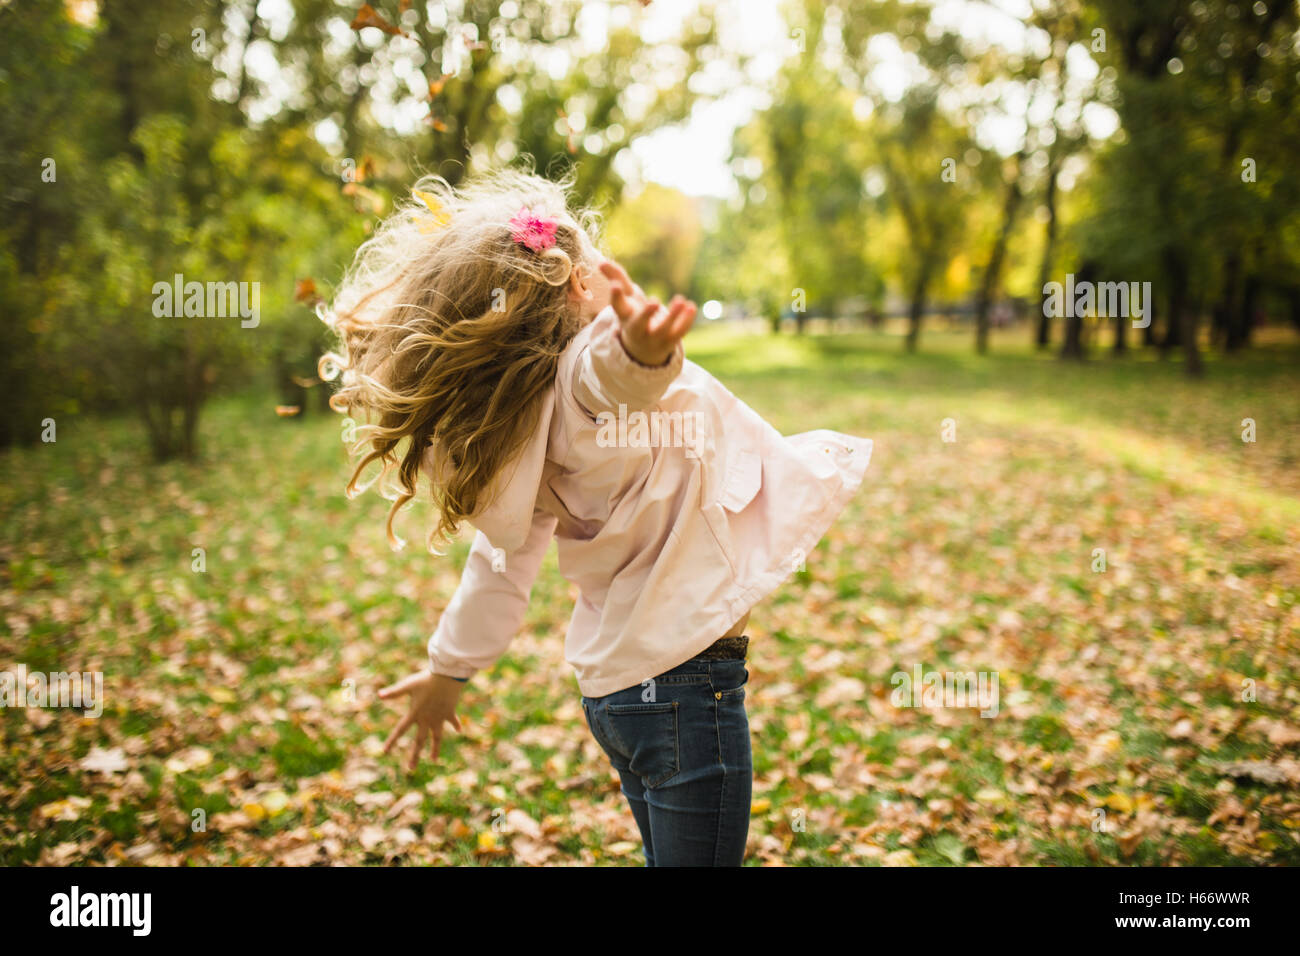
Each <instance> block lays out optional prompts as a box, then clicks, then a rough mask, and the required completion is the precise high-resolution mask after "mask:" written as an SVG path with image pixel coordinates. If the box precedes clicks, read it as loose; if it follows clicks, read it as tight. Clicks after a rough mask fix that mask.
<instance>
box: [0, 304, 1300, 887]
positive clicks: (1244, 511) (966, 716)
mask: <svg viewBox="0 0 1300 956" xmlns="http://www.w3.org/2000/svg"><path fill="white" fill-rule="evenodd" d="M688 355H689V357H690V358H691V359H692V360H694V361H697V362H699V363H700V364H702V365H703V366H705V367H706V368H708V369H709V370H710V371H711V372H713V373H714V374H715V375H717V376H718V377H719V378H720V379H721V380H722V381H723V382H724V383H725V384H726V385H727V386H728V388H730V389H731V390H732V391H733V392H735V393H736V394H737V395H738V396H739V397H741V398H742V399H743V400H745V401H747V402H748V403H750V404H751V405H753V406H754V407H755V408H756V409H757V410H758V411H760V412H761V413H762V414H763V415H764V416H765V417H767V418H768V420H769V421H771V422H772V423H773V424H774V425H776V426H777V427H778V429H780V430H781V431H783V432H785V433H792V432H797V431H804V430H810V429H813V428H833V429H837V430H840V431H845V432H850V433H853V434H857V435H862V436H865V437H870V438H872V439H874V441H875V452H874V455H873V461H872V464H871V468H870V470H869V472H868V477H867V481H866V484H865V485H864V487H863V489H862V490H861V492H860V493H859V495H858V496H857V498H856V499H855V500H854V501H853V502H852V503H851V505H850V506H849V507H848V508H847V509H846V511H845V512H844V514H843V515H842V516H841V518H840V520H839V521H838V523H837V524H836V525H835V526H834V527H833V528H832V530H831V531H830V533H829V534H828V535H827V536H826V537H825V538H824V539H823V541H822V542H821V544H820V545H819V547H818V549H817V550H816V552H815V553H814V554H813V555H810V556H809V558H808V561H807V568H806V571H803V572H800V573H798V574H796V575H794V576H792V577H791V578H790V579H789V580H788V581H787V582H786V583H785V584H784V585H783V586H782V588H781V589H780V590H779V591H777V592H776V593H775V594H774V595H772V596H771V597H770V598H769V599H768V600H767V601H765V602H764V603H763V604H761V605H760V606H759V607H758V608H757V609H756V610H755V612H754V614H753V617H752V618H751V624H750V632H749V633H750V634H751V636H752V639H753V643H752V645H751V650H752V653H751V661H750V668H749V669H750V673H751V680H750V685H749V687H750V689H749V694H748V698H747V703H748V707H749V713H750V720H751V729H752V732H753V742H754V766H755V789H754V805H753V817H752V825H751V831H750V853H749V861H750V862H751V863H754V864H757V863H784V864H794V865H818V864H843V863H850V864H865V865H877V864H889V865H894V864H921V865H970V864H975V863H982V864H992V865H1001V864H1008V863H1021V864H1044V865H1078V864H1137V863H1153V864H1184V865H1186V864H1211V865H1220V864H1222V865H1239V864H1255V865H1258V864H1294V863H1296V862H1297V861H1300V842H1298V838H1300V801H1298V800H1297V797H1296V783H1297V782H1298V781H1297V778H1296V773H1297V763H1296V747H1297V745H1298V744H1300V729H1297V728H1298V727H1300V718H1298V715H1300V710H1298V709H1297V708H1298V705H1300V699H1298V697H1297V690H1296V687H1297V682H1296V678H1297V669H1298V668H1300V665H1298V663H1297V662H1298V661H1300V654H1297V650H1298V648H1297V643H1298V641H1297V637H1298V635H1300V610H1297V607H1298V605H1300V548H1298V547H1297V545H1298V544H1300V521H1298V520H1297V518H1300V469H1298V468H1297V467H1296V465H1297V455H1300V446H1298V445H1297V437H1298V436H1300V388H1297V385H1298V384H1300V374H1298V372H1297V369H1300V348H1298V347H1297V346H1296V345H1295V344H1294V343H1288V342H1286V341H1278V342H1275V343H1272V344H1270V345H1268V346H1266V347H1263V348H1260V349H1257V350H1254V351H1252V352H1250V353H1247V354H1243V355H1240V356H1232V357H1227V358H1220V357H1217V356H1211V357H1210V361H1209V362H1208V377H1207V379H1206V380H1205V381H1202V382H1189V381H1187V380H1186V379H1184V378H1183V376H1182V372H1181V367H1180V366H1179V364H1178V363H1177V362H1169V363H1165V362H1161V361H1159V360H1157V359H1155V358H1153V357H1150V356H1147V355H1142V354H1134V355H1131V356H1128V357H1125V358H1122V359H1118V360H1116V359H1112V358H1110V357H1105V358H1100V359H1098V360H1095V361H1091V362H1088V363H1084V364H1067V363H1061V362H1059V361H1057V360H1055V359H1052V358H1048V357H1043V356H1040V355H1036V354H1034V353H1033V352H1032V351H1031V350H1029V349H1028V348H1026V347H1023V346H1020V345H1018V344H1017V343H1015V342H1013V341H1011V340H1010V337H1008V336H1003V337H1002V338H999V339H996V340H995V343H994V349H993V354H992V355H990V356H987V357H977V356H975V355H973V354H971V353H970V347H969V340H968V336H966V335H961V336H960V337H959V336H957V335H948V334H944V333H942V332H935V333H930V334H928V335H927V336H926V338H925V339H924V340H923V351H922V352H921V353H920V354H918V355H915V356H910V357H904V356H903V355H902V354H901V353H900V351H899V348H898V341H897V339H896V338H895V337H893V336H888V335H883V334H873V333H852V334H841V335H834V336H807V337H804V338H796V337H794V336H790V335H785V336H781V337H772V336H768V335H751V334H748V333H744V332H739V331H736V330H734V329H729V328H722V327H715V326H709V327H702V328H699V329H697V330H696V331H694V332H692V333H691V336H690V338H689V339H688ZM273 405H274V401H273V400H272V399H270V398H268V397H266V396H264V395H261V394H245V395H239V396H231V397H227V398H224V399H221V400H219V401H216V402H214V403H213V404H212V405H211V407H210V408H209V409H208V410H207V411H206V412H205V417H204V422H203V446H204V457H203V460H202V461H201V462H199V463H196V464H185V463H171V464H167V465H163V466H153V465H150V464H149V463H148V462H147V460H146V459H145V450H144V447H143V443H142V441H141V435H140V432H139V429H138V427H137V426H136V424H135V423H134V422H133V421H130V420H124V419H93V418H88V419H78V420H67V421H62V420H61V421H59V422H58V441H57V442H55V443H53V444H46V445H40V446H36V447H31V448H22V449H15V450H11V451H8V452H6V453H4V454H3V456H0V502H2V505H3V515H4V529H5V533H4V537H3V543H2V544H0V548H2V550H0V558H2V559H3V564H0V575H3V581H4V591H3V595H2V596H0V600H2V601H3V608H2V611H3V613H2V614H0V669H12V668H14V667H16V666H17V664H19V663H22V664H25V665H26V667H27V668H28V670H29V671H30V672H35V671H41V672H46V671H56V670H73V669H76V670H98V671H102V672H103V673H104V681H105V687H104V697H105V700H104V710H103V715H102V716H101V717H99V718H87V717H82V716H80V715H79V714H78V713H76V712H73V711H70V710H66V709H53V708H49V709H41V708H32V707H29V708H26V709H22V708H14V707H7V708H4V709H3V710H0V734H2V740H3V748H2V749H0V805H2V806H3V807H4V810H3V812H2V813H0V862H3V863H11V864H14V863H17V864H21V863H68V862H74V863H91V862H94V863H103V862H108V863H113V862H119V863H120V862H143V863H182V864H193V865H210V864H234V863H239V864H263V863H273V862H282V863H315V862H352V863H381V862H400V863H408V864H416V863H430V862H440V863H475V862H477V863H485V864H498V865H500V864H509V863H547V864H566V863H570V864H571V863H591V864H600V865H604V864H617V865H636V864H639V863H640V862H641V857H640V853H639V838H638V835H637V832H636V829H635V825H634V824H633V822H632V818H631V815H630V813H629V812H628V810H627V809H626V806H625V804H624V803H623V802H622V797H621V796H620V794H619V793H618V789H617V780H616V778H615V776H614V774H613V773H612V771H611V769H610V767H609V765H608V763H607V761H606V759H605V757H604V755H603V754H602V753H601V752H600V751H599V749H598V747H597V746H596V744H595V742H594V741H593V740H592V739H591V737H590V734H589V732H588V730H587V728H586V726H585V724H584V723H583V719H582V713H581V710H580V708H579V706H578V700H577V697H578V692H577V688H576V682H575V680H574V677H573V675H572V673H571V671H570V670H569V669H568V668H567V666H566V665H565V664H564V661H563V632H564V628H565V625H566V623H567V620H568V615H569V612H570V610H571V607H572V599H573V594H572V590H571V588H570V586H569V585H568V584H567V582H565V581H564V580H563V579H562V578H560V576H559V574H558V571H557V569H556V566H555V560H554V553H553V552H552V554H551V555H550V556H549V557H548V559H547V561H546V564H545V565H544V567H543V570H542V575H541V577H540V578H539V581H538V584H537V586H536V588H535V589H534V595H533V602H532V606H531V607H530V610H529V613H528V617H527V619H526V621H525V625H524V628H523V631H522V633H521V634H520V635H519V637H517V638H516V640H515V641H514V643H513V645H512V647H511V649H510V651H509V652H508V653H507V655H506V656H505V657H504V658H503V659H502V660H501V661H500V662H499V664H498V665H497V667H496V668H495V669H494V670H493V671H491V672H489V673H486V674H481V675H479V676H477V677H476V678H475V679H474V680H473V681H472V682H471V685H470V688H469V690H468V691H467V693H466V695H465V697H464V699H463V716H464V722H465V730H466V733H465V734H464V735H463V736H460V737H456V736H451V737H448V738H446V739H445V740H444V744H443V755H442V759H441V761H440V764H439V765H438V766H436V767H435V766H433V765H431V764H430V763H429V762H428V761H427V760H426V761H423V762H422V765H421V769H420V770H419V771H417V772H416V773H415V774H413V775H409V776H408V775H407V774H405V773H404V772H403V771H402V770H401V769H400V768H399V766H398V763H397V760H396V759H395V758H392V757H387V758H386V757H382V756H380V755H378V753H377V751H378V749H379V745H380V744H381V743H382V741H383V739H384V738H385V737H386V735H387V733H388V730H389V728H390V727H391V725H392V722H393V720H394V717H395V715H396V713H397V711H396V709H394V708H392V707H390V706H389V705H385V704H382V703H381V702H379V701H378V700H377V699H376V698H375V696H374V690H375V689H376V688H377V687H379V686H383V685H384V684H386V683H388V682H390V681H391V680H393V679H395V678H397V677H400V676H402V675H403V674H405V673H407V672H408V671H409V670H410V669H412V667H414V666H417V665H419V664H420V662H421V661H422V659H423V645H424V640H425V638H426V637H427V635H428V633H429V632H430V631H431V630H432V628H433V626H434V624H435V623H436V620H437V611H438V609H439V608H440V607H442V606H443V605H444V604H445V602H446V601H447V600H448V599H449V598H450V596H451V593H452V592H453V590H454V589H455V586H456V583H457V580H458V577H459V567H460V565H461V562H462V560H463V558H464V555H465V552H466V550H467V547H468V537H466V538H464V539H463V540H462V541H460V542H459V543H458V544H457V546H456V547H455V548H454V549H453V552H452V554H451V555H449V556H447V557H435V556H432V555H429V554H428V553H426V552H425V551H424V550H423V548H422V547H421V545H422V543H423V537H424V530H425V529H426V528H427V526H428V519H429V513H428V510H427V507H425V506H416V507H413V508H412V509H411V510H410V511H409V512H407V513H405V516H404V518H403V519H402V520H401V521H400V522H399V527H400V529H401V530H400V533H402V535H403V536H404V537H406V538H408V539H409V540H410V541H411V546H410V547H408V548H407V549H406V550H405V551H403V552H400V553H394V552H391V551H390V550H389V549H388V547H387V545H386V543H385V541H384V537H383V529H382V523H383V518H384V515H385V513H386V510H387V504H388V503H387V502H386V501H384V500H382V499H381V498H379V497H378V496H377V495H375V494H373V492H371V493H367V494H366V495H363V496H362V497H360V498H358V499H356V500H354V501H350V502H349V501H347V500H346V499H345V498H344V497H343V495H342V486H343V484H344V481H345V479H346V469H345V461H344V452H343V446H342V443H341V441H340V435H341V419H339V418H338V417H337V416H333V415H329V416H326V415H322V414H319V413H317V412H315V410H314V409H313V410H312V411H311V412H310V413H309V414H307V415H306V416H304V417H303V418H302V419H289V420H282V419H278V418H276V417H275V414H274V410H273ZM1247 418H1249V419H1253V420H1254V422H1255V427H1256V438H1257V440H1256V441H1255V442H1253V443H1249V442H1243V441H1242V440H1241V436H1242V430H1243V427H1244V426H1243V424H1242V421H1243V419H1247ZM945 434H947V436H948V437H950V438H954V439H955V440H952V441H945V440H944V436H945ZM196 549H199V550H196ZM1102 562H1104V564H1103V563H1102ZM199 567H202V570H201V571H200V570H196V568H199ZM918 664H919V665H920V666H921V667H922V668H923V669H924V670H939V671H950V670H951V671H988V672H992V673H995V674H996V675H997V677H998V681H999V694H1000V700H999V711H998V714H997V716H996V717H992V718H981V717H980V716H978V713H977V711H975V710H971V709H964V708H944V709H925V708H907V707H897V706H894V705H893V704H892V703H891V694H892V692H893V690H894V684H893V683H892V682H891V676H892V675H894V674H895V673H897V672H900V671H902V672H907V673H910V672H911V671H912V669H913V667H914V666H916V665H918ZM1244 760H1254V761H1265V762H1268V763H1271V764H1273V765H1274V766H1275V767H1277V768H1280V770H1281V771H1282V772H1284V773H1286V774H1289V775H1290V776H1289V777H1288V780H1289V783H1288V784H1287V785H1278V784H1266V783H1261V782H1258V781H1257V780H1252V779H1250V778H1249V777H1245V776H1240V775H1238V776H1233V775H1231V774H1228V773H1227V772H1226V771H1224V770H1223V769H1222V764H1223V763H1224V762H1228V761H1244ZM100 767H103V768H105V769H97V768H100Z"/></svg>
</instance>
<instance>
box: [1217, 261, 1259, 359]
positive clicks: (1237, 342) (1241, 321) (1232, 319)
mask: <svg viewBox="0 0 1300 956" xmlns="http://www.w3.org/2000/svg"><path fill="white" fill-rule="evenodd" d="M1259 289H1260V279H1259V276H1257V275H1253V274H1252V275H1249V276H1247V277H1246V282H1245V287H1244V288H1243V290H1242V293H1241V299H1240V301H1238V302H1237V308H1236V311H1235V312H1233V313H1230V314H1229V316H1228V328H1227V338H1226V339H1225V341H1224V349H1225V350H1226V351H1228V352H1235V351H1237V350H1238V349H1240V348H1242V347H1243V346H1248V345H1250V333H1251V330H1252V329H1253V328H1254V326H1255V306H1256V305H1257V304H1258V302H1259Z"/></svg>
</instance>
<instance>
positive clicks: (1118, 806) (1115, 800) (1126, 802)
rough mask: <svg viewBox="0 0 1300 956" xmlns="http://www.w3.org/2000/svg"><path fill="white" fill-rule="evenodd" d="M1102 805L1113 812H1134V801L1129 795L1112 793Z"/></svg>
mask: <svg viewBox="0 0 1300 956" xmlns="http://www.w3.org/2000/svg"><path fill="white" fill-rule="evenodd" d="M1102 803H1104V804H1105V805H1106V806H1108V807H1110V808H1111V809H1112V810H1118V811H1119V812H1120V813H1132V812H1133V801H1132V800H1131V799H1130V798H1129V797H1128V795H1127V794H1123V793H1112V794H1111V795H1110V796H1108V797H1107V798H1106V799H1105V800H1103V801H1102Z"/></svg>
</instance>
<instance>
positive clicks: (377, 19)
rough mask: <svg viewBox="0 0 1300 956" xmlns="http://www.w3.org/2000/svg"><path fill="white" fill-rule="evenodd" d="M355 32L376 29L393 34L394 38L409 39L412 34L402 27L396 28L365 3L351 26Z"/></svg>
mask: <svg viewBox="0 0 1300 956" xmlns="http://www.w3.org/2000/svg"><path fill="white" fill-rule="evenodd" d="M349 26H350V27H351V28H352V29H353V30H363V29H365V28H366V27H375V28H376V29H378V30H383V31H384V32H385V33H391V34H392V35H393V36H401V37H409V36H410V34H409V33H407V32H406V31H405V30H403V29H402V28H401V27H395V26H393V25H392V24H391V23H389V22H388V21H387V20H385V19H384V18H383V17H382V16H380V15H379V14H378V13H377V12H376V11H375V8H374V7H372V6H371V5H370V4H368V3H363V4H362V5H361V9H360V10H358V11H357V15H356V18H355V19H354V20H353V21H352V22H351V23H350V24H349Z"/></svg>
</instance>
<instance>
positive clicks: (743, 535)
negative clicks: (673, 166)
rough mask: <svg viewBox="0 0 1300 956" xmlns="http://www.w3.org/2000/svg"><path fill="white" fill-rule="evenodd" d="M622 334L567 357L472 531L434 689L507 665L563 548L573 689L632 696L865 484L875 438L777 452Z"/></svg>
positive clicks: (825, 438) (745, 419)
mask: <svg viewBox="0 0 1300 956" xmlns="http://www.w3.org/2000/svg"><path fill="white" fill-rule="evenodd" d="M617 331H618V318H617V317H616V316H615V314H614V311H613V309H611V308H606V309H604V310H603V311H602V312H601V313H600V314H599V315H598V316H596V318H595V319H594V320H593V321H592V322H591V323H590V324H589V325H587V326H586V327H585V328H583V330H582V331H581V332H579V333H578V334H577V335H576V336H575V337H574V339H573V341H572V342H570V343H569V345H568V347H567V348H566V349H565V351H564V354H563V355H562V356H561V358H560V363H559V369H558V371H557V374H556V381H555V387H554V388H553V389H551V390H550V392H548V393H547V395H546V398H545V401H544V406H543V409H542V415H541V421H540V425H539V427H538V431H537V434H536V435H535V436H534V438H533V439H532V441H531V442H530V443H529V444H528V445H527V446H526V448H525V449H524V451H523V453H522V454H521V455H520V456H519V457H518V458H516V459H515V461H514V463H513V464H512V465H509V466H507V467H506V468H505V469H503V472H502V474H501V475H500V476H498V479H497V482H496V483H495V484H494V486H493V489H492V492H491V493H490V496H489V500H490V501H491V504H490V505H489V506H487V507H486V508H485V509H483V510H482V511H481V513H480V514H479V515H478V516H477V518H476V519H473V520H472V523H473V524H474V525H475V526H476V527H477V529H478V531H477V533H476V534H475V536H474V543H473V545H472V546H471V548H470V553H469V559H468V561H467V563H466V565H465V571H464V574H463V576H462V577H461V582H460V586H459V587H458V588H457V590H456V593H455V595H454V596H453V597H452V599H451V603H450V604H449V605H448V606H447V609H446V611H444V612H443V615H442V617H441V619H440V620H439V621H438V626H437V629H436V630H435V631H434V633H433V636H432V637H430V639H429V646H428V649H429V662H430V664H431V666H432V668H433V671H434V672H435V673H438V674H446V675H448V676H451V677H469V676H471V675H472V674H473V673H474V672H475V671H476V670H478V669H481V668H486V667H489V666H491V665H492V663H493V662H495V661H496V660H497V658H499V657H500V656H501V655H502V654H503V653H504V652H505V650H506V648H507V647H508V646H509V644H510V641H511V639H512V638H513V637H514V635H515V632H516V631H517V630H518V629H519V626H520V624H521V623H522V621H523V617H524V611H525V610H526V608H527V606H528V596H529V592H530V591H531V589H532V585H533V581H534V579H535V578H536V576H537V571H538V568H539V567H540V565H541V563H542V558H543V556H544V555H545V553H546V549H547V546H548V545H549V543H550V540H551V538H552V537H554V538H555V539H556V541H557V545H558V549H559V550H558V556H559V567H560V573H561V574H563V575H564V577H565V578H567V579H568V580H569V581H571V582H573V583H574V584H576V585H577V586H578V589H579V591H580V597H579V599H578V601H577V604H576V606H575V607H574V609H573V617H572V619H571V620H570V622H569V630H568V635H567V638H566V641H565V659H566V660H567V661H568V663H569V664H570V665H571V666H572V667H573V669H574V671H575V672H576V673H577V677H578V687H579V689H580V690H581V692H582V693H583V694H584V695H586V696H587V697H603V696H604V695H606V694H611V693H613V692H614V691H617V690H622V689H624V688H627V687H632V686H635V685H638V684H640V683H642V682H643V681H644V680H646V679H648V678H651V677H655V676H657V675H659V674H662V673H663V672H664V671H666V670H670V669H671V668H673V667H675V666H677V665H678V664H681V663H682V662H683V661H686V660H689V659H690V658H692V657H694V656H695V655H696V654H698V653H699V652H700V651H702V650H704V648H706V647H708V646H709V645H710V644H712V643H713V642H714V641H715V640H717V639H718V638H719V637H721V636H722V635H723V634H725V633H726V631H727V629H728V628H730V627H731V625H732V624H734V623H735V622H736V621H738V620H740V618H741V617H742V616H743V615H744V614H745V613H746V612H747V611H748V610H749V609H750V608H751V607H753V606H754V605H755V604H757V603H758V602H759V601H760V600H762V599H763V598H764V597H765V596H766V595H767V594H769V593H770V592H771V591H773V590H774V589H775V588H776V587H777V586H778V585H779V584H780V583H781V582H782V581H783V580H784V579H785V578H786V577H787V576H789V575H790V574H791V573H793V572H794V571H795V570H797V569H798V568H800V567H801V566H802V565H803V562H804V559H805V558H806V557H807V555H809V554H810V553H811V552H812V549H813V547H814V546H815V545H816V544H817V542H818V541H819V540H820V539H821V537H822V535H823V534H825V532H826V529H827V528H828V527H830V524H831V522H832V521H833V520H834V519H835V516H836V515H837V514H838V513H839V512H840V511H841V509H843V507H844V506H845V504H846V503H847V502H848V500H849V498H850V497H852V495H853V494H854V492H856V491H857V489H858V487H859V486H860V485H861V483H862V479H863V475H864V473H865V472H866V469H867V463H868V462H869V461H870V459H871V441H870V440H868V439H865V438H855V437H853V436H851V435H842V434H840V433H838V432H832V431H827V430H824V429H821V430H817V431H811V432H803V433H801V434H798V435H790V436H788V437H782V436H781V434H780V433H779V432H777V431H776V429H774V428H773V427H772V426H771V425H769V424H768V423H767V422H766V421H764V420H763V419H762V418H761V417H760V416H759V415H758V414H757V413H756V412H755V411H754V410H753V409H751V408H750V407H749V406H748V405H746V404H745V403H744V402H742V401H740V399H738V398H736V397H735V396H734V395H732V394H731V392H729V391H728V390H727V389H726V388H725V387H723V385H722V384H721V383H720V382H719V381H718V380H717V379H715V378H714V377H713V376H712V375H710V374H709V373H708V372H706V371H705V370H704V369H702V368H701V367H700V366H698V365H696V364H695V363H694V362H691V361H688V360H686V359H685V356H684V354H683V350H682V347H681V345H680V344H678V346H677V350H676V353H675V354H674V356H673V358H672V359H671V360H670V361H669V362H668V364H667V365H665V366H662V367H660V368H650V367H648V366H645V365H641V364H640V363H638V362H636V361H635V360H633V359H632V358H631V357H630V356H628V354H627V352H626V351H624V349H623V345H622V342H621V341H620V340H619V338H618V336H617ZM426 466H428V467H430V468H432V467H433V466H434V459H433V456H432V453H430V455H429V457H428V458H427V459H426ZM493 496H494V497H493Z"/></svg>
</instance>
